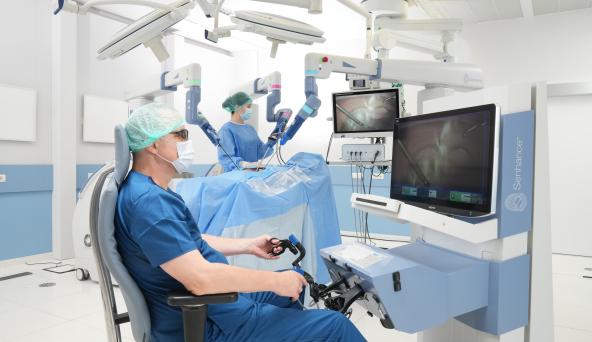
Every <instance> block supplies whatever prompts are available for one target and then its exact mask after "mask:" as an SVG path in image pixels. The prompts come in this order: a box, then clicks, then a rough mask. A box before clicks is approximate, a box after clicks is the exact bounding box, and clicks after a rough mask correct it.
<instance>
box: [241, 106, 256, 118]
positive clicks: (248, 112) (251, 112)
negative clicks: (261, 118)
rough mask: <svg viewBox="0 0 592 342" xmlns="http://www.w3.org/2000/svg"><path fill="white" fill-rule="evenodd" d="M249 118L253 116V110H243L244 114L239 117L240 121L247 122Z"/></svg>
mask: <svg viewBox="0 0 592 342" xmlns="http://www.w3.org/2000/svg"><path fill="white" fill-rule="evenodd" d="M251 116H253V109H251V108H247V110H245V112H244V113H242V114H241V115H240V117H241V119H243V120H244V121H247V120H249V119H250V118H251Z"/></svg>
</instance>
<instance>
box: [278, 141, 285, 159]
mask: <svg viewBox="0 0 592 342" xmlns="http://www.w3.org/2000/svg"><path fill="white" fill-rule="evenodd" d="M278 154H279V156H280V160H281V161H282V164H286V161H285V160H284V157H282V145H280V146H279V147H278Z"/></svg>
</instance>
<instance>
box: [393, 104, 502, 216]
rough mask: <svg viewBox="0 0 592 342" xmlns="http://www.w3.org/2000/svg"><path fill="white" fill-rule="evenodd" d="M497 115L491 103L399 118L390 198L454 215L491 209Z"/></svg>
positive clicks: (477, 212)
mask: <svg viewBox="0 0 592 342" xmlns="http://www.w3.org/2000/svg"><path fill="white" fill-rule="evenodd" d="M496 120H497V114H496V107H495V105H493V104H489V105H483V106H478V107H471V108H462V109H457V110H451V111H447V112H440V113H434V114H425V115H418V116H412V117H407V118H402V119H397V120H396V123H395V126H394V127H395V129H394V137H393V169H392V175H391V198H393V199H397V200H400V201H403V202H407V203H410V204H413V205H416V206H420V207H423V208H425V209H430V210H434V211H437V212H440V213H447V214H453V215H461V216H483V215H487V214H489V213H491V212H492V211H493V210H494V207H492V197H494V195H493V194H494V193H495V189H493V187H494V186H496V185H495V184H493V183H494V182H495V178H496V177H495V173H496V166H497V165H496V160H497V159H496V158H495V153H496V151H497V149H496V148H495V143H496V135H497V134H498V132H497V131H496ZM493 200H495V199H493Z"/></svg>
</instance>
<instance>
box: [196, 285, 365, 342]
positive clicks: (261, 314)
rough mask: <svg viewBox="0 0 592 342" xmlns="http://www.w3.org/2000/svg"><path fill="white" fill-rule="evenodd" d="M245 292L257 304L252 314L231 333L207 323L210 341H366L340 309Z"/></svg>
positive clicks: (268, 294)
mask: <svg viewBox="0 0 592 342" xmlns="http://www.w3.org/2000/svg"><path fill="white" fill-rule="evenodd" d="M243 295H245V296H247V297H249V298H250V299H252V300H253V301H254V302H255V303H256V304H255V308H254V310H255V312H254V314H253V317H252V318H251V319H249V320H248V321H247V322H246V323H245V324H243V326H241V327H238V328H237V329H235V330H234V331H232V332H231V333H229V334H226V333H224V332H222V331H221V330H220V329H219V328H218V327H217V326H215V325H214V324H208V334H207V335H208V341H258V342H259V341H261V342H267V341H282V342H284V341H285V342H288V341H298V342H313V341H314V342H317V341H318V342H320V341H345V342H350V341H352V342H353V341H356V342H357V341H366V339H364V337H363V336H362V335H361V334H360V332H359V331H358V329H357V328H356V327H355V326H354V325H353V323H352V322H351V321H350V320H349V319H347V318H346V317H345V316H344V315H343V314H341V313H339V312H337V311H331V310H318V309H312V310H304V311H303V310H302V309H301V305H300V304H299V303H298V302H292V301H291V300H290V299H289V298H286V297H280V296H278V295H276V294H275V293H273V292H256V293H246V294H243ZM301 299H302V296H301Z"/></svg>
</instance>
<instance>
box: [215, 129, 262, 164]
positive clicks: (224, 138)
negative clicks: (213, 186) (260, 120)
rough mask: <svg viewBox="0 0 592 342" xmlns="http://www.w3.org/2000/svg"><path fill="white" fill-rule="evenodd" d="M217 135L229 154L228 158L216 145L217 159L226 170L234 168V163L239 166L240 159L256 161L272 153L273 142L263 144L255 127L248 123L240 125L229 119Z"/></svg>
mask: <svg viewBox="0 0 592 342" xmlns="http://www.w3.org/2000/svg"><path fill="white" fill-rule="evenodd" d="M218 135H219V136H220V145H221V146H222V147H223V148H224V151H226V153H228V156H230V158H229V157H228V156H227V155H226V153H224V151H223V150H222V148H221V147H218V161H219V162H220V164H222V167H224V171H226V172H228V171H232V170H234V169H236V166H235V165H234V164H236V165H239V166H240V162H241V161H245V162H256V161H258V160H259V159H261V158H265V157H267V156H270V155H271V154H272V153H273V145H274V142H273V141H271V142H268V143H266V144H264V143H263V141H261V139H259V135H257V131H256V130H255V128H254V127H253V126H251V125H249V124H242V125H241V124H238V123H236V122H232V121H229V122H227V123H225V124H224V125H223V126H222V128H220V131H218ZM231 159H232V160H231ZM232 161H234V163H233V162H232Z"/></svg>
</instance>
